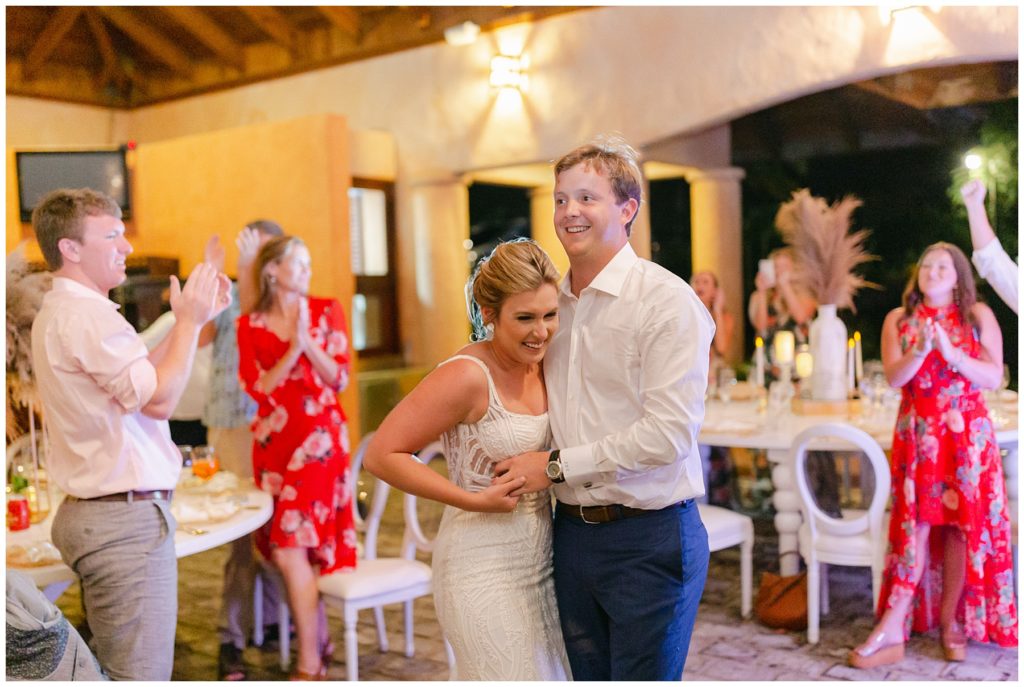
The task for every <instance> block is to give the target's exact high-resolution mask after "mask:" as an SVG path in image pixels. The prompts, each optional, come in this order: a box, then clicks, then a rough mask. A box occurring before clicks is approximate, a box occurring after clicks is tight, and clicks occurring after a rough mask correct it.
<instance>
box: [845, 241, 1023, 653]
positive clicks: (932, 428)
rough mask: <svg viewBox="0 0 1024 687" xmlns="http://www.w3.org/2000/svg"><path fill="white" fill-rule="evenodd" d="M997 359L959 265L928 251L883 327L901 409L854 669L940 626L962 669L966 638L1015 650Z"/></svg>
mask: <svg viewBox="0 0 1024 687" xmlns="http://www.w3.org/2000/svg"><path fill="white" fill-rule="evenodd" d="M1002 351H1003V339H1002V334H1001V332H1000V331H999V325H998V324H997V323H996V319H995V316H994V315H993V314H992V310H991V309H990V308H989V307H988V306H986V305H984V304H982V303H977V302H975V289H974V278H973V277H972V275H971V265H970V263H969V262H968V261H967V257H966V256H965V255H964V254H963V252H961V251H960V249H959V248H957V247H956V246H953V245H951V244H948V243H935V244H932V245H931V246H929V247H928V248H926V249H925V251H924V254H923V255H922V256H921V259H920V260H919V261H918V264H917V266H916V267H915V268H914V272H913V275H912V276H911V279H910V281H909V283H908V284H907V288H906V290H905V291H904V293H903V307H901V308H896V309H895V310H893V311H892V312H890V313H889V315H888V316H887V317H886V318H885V322H884V324H883V325H882V363H883V364H884V366H885V374H886V377H887V378H888V380H889V383H890V384H891V385H892V386H894V387H900V388H902V389H903V398H902V401H901V402H900V410H899V416H898V418H897V420H896V429H895V433H894V435H893V443H892V492H893V494H892V498H893V505H892V519H891V521H890V526H889V552H888V555H887V557H886V568H885V574H884V576H883V580H882V589H881V594H880V596H879V599H878V609H877V613H878V615H879V616H880V620H879V623H878V625H877V626H876V627H875V629H874V630H873V631H872V632H871V634H870V635H869V636H868V638H867V640H866V641H865V642H864V643H863V644H861V645H860V646H859V647H857V648H856V649H855V650H853V651H852V652H850V656H849V661H850V664H851V665H853V666H855V667H858V668H869V667H873V666H879V665H885V664H889V663H894V662H896V661H899V660H901V659H902V658H903V646H904V642H906V640H907V639H908V638H909V637H910V631H911V629H913V630H916V631H918V632H927V631H928V630H931V629H933V628H934V627H935V626H936V625H938V626H939V628H940V640H941V642H942V648H943V652H944V654H945V656H946V660H949V661H962V660H964V656H965V654H966V650H967V639H968V638H970V639H974V640H976V641H979V642H994V643H996V644H999V645H1000V646H1004V647H1015V646H1017V610H1016V606H1015V603H1014V590H1013V587H1014V585H1013V556H1012V553H1011V550H1010V520H1009V516H1008V515H1007V507H1006V488H1005V484H1004V481H1003V468H1002V462H1001V459H1000V456H999V447H998V446H997V445H996V438H995V430H994V428H993V427H992V421H991V420H990V419H989V415H988V409H987V408H986V407H985V401H984V399H983V398H982V394H981V392H982V390H983V389H994V388H995V387H996V386H997V385H998V384H999V380H1000V379H1001V377H1002V370H1003V354H1002ZM968 562H970V564H968ZM940 581H941V582H940ZM940 584H941V588H942V593H941V596H940V595H939V594H938V593H937V591H938V588H939V586H940Z"/></svg>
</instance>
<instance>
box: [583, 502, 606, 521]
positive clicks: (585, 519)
mask: <svg viewBox="0 0 1024 687" xmlns="http://www.w3.org/2000/svg"><path fill="white" fill-rule="evenodd" d="M579 509H580V519H581V520H582V521H583V522H585V523H587V524H588V525H600V524H601V523H600V522H599V521H591V520H587V516H586V515H585V514H584V512H583V504H580V505H579Z"/></svg>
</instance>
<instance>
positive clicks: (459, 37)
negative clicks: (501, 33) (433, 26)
mask: <svg viewBox="0 0 1024 687" xmlns="http://www.w3.org/2000/svg"><path fill="white" fill-rule="evenodd" d="M479 35H480V26H479V25H477V24H475V23H473V22H471V21H464V22H462V23H461V24H456V25H455V26H449V27H448V28H447V29H445V30H444V40H445V42H446V43H448V45H472V44H473V43H474V42H476V37H477V36H479Z"/></svg>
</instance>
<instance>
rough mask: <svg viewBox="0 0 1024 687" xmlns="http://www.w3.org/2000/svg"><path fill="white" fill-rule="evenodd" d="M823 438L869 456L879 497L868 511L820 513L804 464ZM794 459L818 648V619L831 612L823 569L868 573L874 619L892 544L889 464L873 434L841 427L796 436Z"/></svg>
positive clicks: (810, 617)
mask: <svg viewBox="0 0 1024 687" xmlns="http://www.w3.org/2000/svg"><path fill="white" fill-rule="evenodd" d="M825 437H829V438H833V439H841V440H843V441H846V442H849V443H851V444H853V445H854V446H856V447H857V448H858V449H859V450H861V451H863V452H864V453H865V454H866V455H867V457H868V461H869V462H870V464H871V467H872V469H873V470H874V473H875V475H874V476H875V479H874V483H875V492H874V494H873V495H872V497H871V502H870V505H869V506H868V509H867V511H863V510H852V509H851V510H844V511H843V517H842V518H835V517H832V516H830V515H829V514H827V513H825V512H824V511H823V510H822V509H821V508H819V507H818V503H817V501H816V500H815V497H814V494H813V493H811V488H810V485H809V484H808V480H807V472H806V461H807V453H808V451H810V450H814V449H815V446H812V444H813V443H814V442H815V440H818V439H821V438H825ZM792 455H793V466H794V470H795V472H796V483H797V487H798V488H799V490H800V501H801V505H800V508H801V511H802V513H803V516H804V523H803V525H801V526H800V531H799V535H798V538H799V541H800V555H801V556H803V558H804V561H806V563H807V641H808V642H809V643H810V644H816V643H817V642H818V634H819V632H818V630H819V620H820V614H821V612H822V611H824V612H825V613H827V612H828V578H827V570H826V569H825V565H829V564H831V565H848V566H864V567H870V568H871V597H872V606H871V611H872V613H873V611H874V609H875V607H877V605H878V595H879V592H880V590H881V582H882V568H883V566H884V562H885V549H886V544H887V541H888V537H887V533H886V528H885V517H884V516H885V506H886V503H887V502H888V500H889V484H890V477H889V461H888V460H886V457H885V453H884V452H883V451H882V448H881V447H880V446H879V445H878V442H876V441H875V440H874V439H873V438H871V436H870V435H869V434H867V433H866V432H864V431H862V430H860V429H858V428H856V427H853V426H851V425H848V424H844V423H839V422H836V423H826V424H821V425H817V426H815V427H810V428H808V429H806V430H804V431H803V432H801V433H800V434H798V435H797V437H796V439H794V440H793V448H792ZM862 469H863V466H862Z"/></svg>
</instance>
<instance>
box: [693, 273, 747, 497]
mask: <svg viewBox="0 0 1024 687" xmlns="http://www.w3.org/2000/svg"><path fill="white" fill-rule="evenodd" d="M690 286H692V287H693V291H694V293H696V294H697V297H698V298H700V302H701V303H703V304H704V307H705V308H707V309H708V312H709V313H711V319H713V320H714V321H715V338H714V339H712V340H711V351H710V355H709V358H710V364H709V369H708V385H709V386H714V385H715V382H716V380H717V379H718V371H719V370H720V369H721V368H723V367H728V363H726V361H725V356H726V354H727V353H728V351H729V346H730V345H731V343H732V335H733V331H734V330H735V328H736V321H735V319H734V318H733V316H732V313H731V312H729V311H728V309H726V307H725V291H724V290H722V289H720V288H719V286H718V277H717V276H716V275H715V273H714V272H711V271H710V270H704V271H702V272H696V273H694V275H693V276H692V277H690ZM700 461H701V465H702V467H703V469H704V483H705V484H706V485H707V493H706V494H705V495H704V496H703V497H701V498H700V501H701V502H702V503H705V502H706V503H710V504H712V505H715V506H725V507H727V508H732V507H735V506H737V505H739V504H738V502H737V500H736V498H735V495H734V493H733V486H734V484H735V472H736V471H735V468H734V466H733V464H732V459H731V458H730V457H729V449H727V448H725V447H723V446H707V445H704V444H701V445H700Z"/></svg>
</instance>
